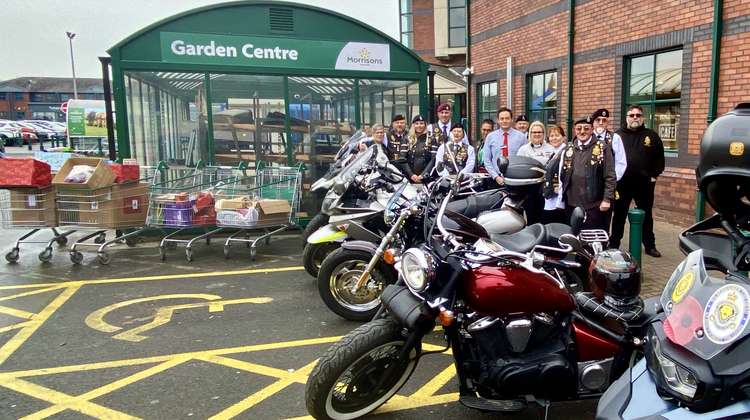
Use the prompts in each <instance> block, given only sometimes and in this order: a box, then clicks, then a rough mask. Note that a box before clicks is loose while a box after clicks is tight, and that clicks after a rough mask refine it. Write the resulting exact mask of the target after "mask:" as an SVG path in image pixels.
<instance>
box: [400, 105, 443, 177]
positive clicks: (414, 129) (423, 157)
mask: <svg viewBox="0 0 750 420" xmlns="http://www.w3.org/2000/svg"><path fill="white" fill-rule="evenodd" d="M408 138H409V151H408V152H407V153H406V164H405V165H404V166H403V168H404V172H405V173H406V176H407V177H408V178H409V180H410V181H411V182H413V183H421V182H422V178H426V177H427V176H428V175H429V174H430V172H431V171H432V168H433V166H434V165H435V161H434V157H433V154H432V151H431V150H432V142H433V138H432V136H431V135H430V133H428V132H427V124H426V123H425V120H424V118H422V116H421V115H417V116H416V117H414V118H413V119H412V121H411V129H410V130H409V137H408Z"/></svg>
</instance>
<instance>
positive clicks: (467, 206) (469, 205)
mask: <svg viewBox="0 0 750 420" xmlns="http://www.w3.org/2000/svg"><path fill="white" fill-rule="evenodd" d="M503 198H504V195H503V193H502V191H501V190H494V191H486V192H481V193H479V194H473V195H470V196H468V197H466V198H463V199H461V200H456V201H452V202H450V203H448V206H447V207H446V208H447V209H448V210H450V211H452V212H454V213H458V214H460V215H462V216H465V217H468V218H469V219H474V218H476V217H477V216H479V213H482V212H484V211H487V210H493V209H495V208H499V207H500V205H501V204H502V203H503Z"/></svg>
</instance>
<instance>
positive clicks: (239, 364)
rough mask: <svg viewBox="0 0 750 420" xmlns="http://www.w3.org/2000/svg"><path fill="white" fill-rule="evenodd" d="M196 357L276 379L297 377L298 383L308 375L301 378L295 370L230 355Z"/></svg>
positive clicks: (305, 379)
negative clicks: (277, 367) (260, 363)
mask: <svg viewBox="0 0 750 420" xmlns="http://www.w3.org/2000/svg"><path fill="white" fill-rule="evenodd" d="M195 359H196V360H202V361H204V362H208V363H215V364H218V365H222V366H226V367H228V368H233V369H237V370H243V371H245V372H250V373H255V374H257V375H263V376H270V377H272V378H276V379H287V378H288V379H295V380H296V381H297V382H298V383H301V384H303V385H304V384H305V383H306V382H307V378H306V377H305V378H299V377H298V375H295V372H291V373H290V372H288V371H286V370H284V369H276V368H274V367H270V366H263V365H258V364H255V363H250V362H246V361H244V360H237V359H232V358H230V357H224V356H217V355H213V356H201V357H196V358H195Z"/></svg>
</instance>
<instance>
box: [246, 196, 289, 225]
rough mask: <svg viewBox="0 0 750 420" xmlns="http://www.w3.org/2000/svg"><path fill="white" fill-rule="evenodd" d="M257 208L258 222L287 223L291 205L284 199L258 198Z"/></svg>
mask: <svg viewBox="0 0 750 420" xmlns="http://www.w3.org/2000/svg"><path fill="white" fill-rule="evenodd" d="M255 208H256V209H257V210H258V223H259V224H269V223H280V224H283V223H287V222H288V221H289V215H290V213H291V212H292V207H291V206H290V205H289V202H288V201H286V200H260V201H258V202H257V203H256V205H255Z"/></svg>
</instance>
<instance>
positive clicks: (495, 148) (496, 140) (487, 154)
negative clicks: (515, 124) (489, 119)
mask: <svg viewBox="0 0 750 420" xmlns="http://www.w3.org/2000/svg"><path fill="white" fill-rule="evenodd" d="M526 143H528V139H527V138H526V135H525V134H523V133H522V132H520V131H518V130H516V129H515V128H510V129H509V130H508V157H510V156H515V155H516V154H518V149H520V148H521V146H523V145H524V144H526ZM504 147H505V143H504V140H503V130H502V129H498V130H495V131H493V132H491V133H490V134H488V135H487V139H486V140H485V142H484V148H483V152H482V154H483V157H482V161H483V162H484V167H485V169H487V172H489V173H490V175H492V178H496V177H498V176H502V174H501V173H500V168H498V167H497V159H498V158H499V157H500V156H502V155H503V148H504Z"/></svg>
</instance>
